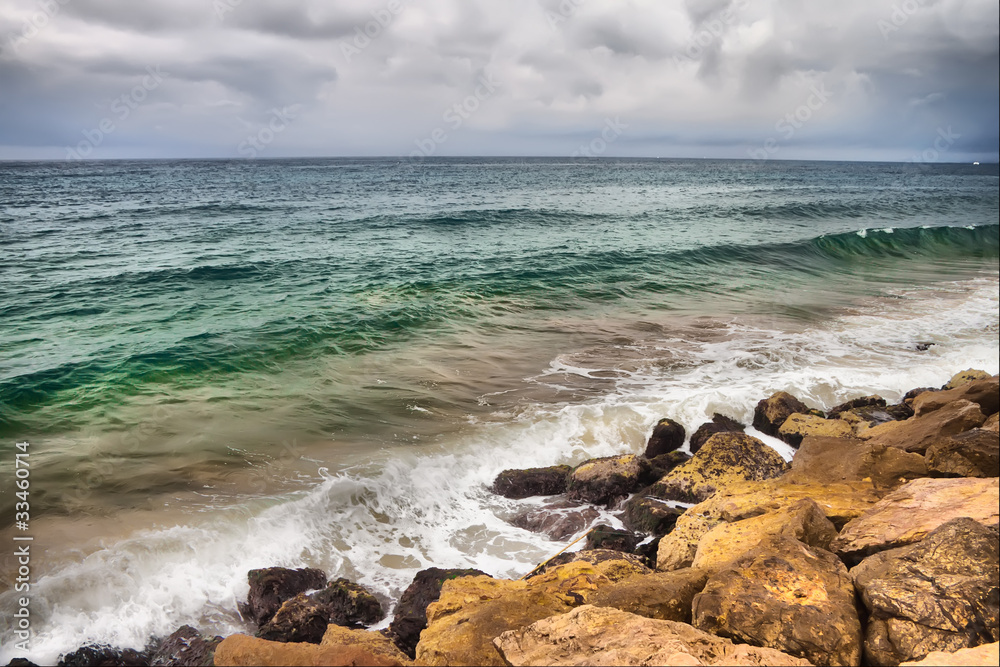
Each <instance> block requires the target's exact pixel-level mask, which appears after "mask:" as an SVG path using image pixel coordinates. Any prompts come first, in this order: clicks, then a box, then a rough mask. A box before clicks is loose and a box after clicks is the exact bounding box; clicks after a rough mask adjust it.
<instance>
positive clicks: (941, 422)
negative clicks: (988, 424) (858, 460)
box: [860, 401, 986, 454]
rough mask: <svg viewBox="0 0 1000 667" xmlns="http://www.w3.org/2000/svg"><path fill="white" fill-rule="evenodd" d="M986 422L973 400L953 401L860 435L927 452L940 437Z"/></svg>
mask: <svg viewBox="0 0 1000 667" xmlns="http://www.w3.org/2000/svg"><path fill="white" fill-rule="evenodd" d="M985 421H986V416H985V415H984V414H983V413H982V412H981V411H980V410H979V406H978V405H977V404H975V403H971V402H969V401H952V402H951V403H949V404H947V405H946V406H944V407H943V408H940V409H938V410H935V411H934V412H931V413H929V414H925V415H923V416H922V417H912V418H910V419H907V420H906V421H894V422H889V423H887V424H880V425H878V426H874V427H872V428H870V429H868V430H867V431H864V432H863V433H861V434H860V436H861V437H862V438H864V439H865V440H869V441H870V442H872V443H876V444H881V445H886V446H888V447H899V448H900V449H902V450H904V451H907V452H917V453H918V454H923V453H924V452H925V451H927V448H928V447H930V446H931V445H933V444H934V443H935V442H936V441H937V440H939V439H940V438H944V437H947V436H952V435H958V434H959V433H962V432H963V431H968V430H970V429H974V428H976V427H978V426H980V425H982V423H983V422H985Z"/></svg>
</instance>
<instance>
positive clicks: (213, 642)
mask: <svg viewBox="0 0 1000 667" xmlns="http://www.w3.org/2000/svg"><path fill="white" fill-rule="evenodd" d="M221 641H222V637H212V638H210V639H209V638H205V637H203V636H202V635H201V633H200V632H198V631H197V630H195V629H194V628H192V627H191V626H190V625H184V626H181V627H180V628H179V629H178V630H176V631H175V632H174V633H173V634H172V635H170V636H169V637H167V638H166V639H164V640H163V642H162V643H161V644H160V645H159V646H158V647H157V649H156V651H155V652H154V653H153V654H152V656H151V658H150V660H149V663H148V664H150V665H152V666H153V667H203V666H204V667H211V666H212V665H213V664H214V663H213V656H214V655H215V649H216V648H217V647H218V646H219V642H221Z"/></svg>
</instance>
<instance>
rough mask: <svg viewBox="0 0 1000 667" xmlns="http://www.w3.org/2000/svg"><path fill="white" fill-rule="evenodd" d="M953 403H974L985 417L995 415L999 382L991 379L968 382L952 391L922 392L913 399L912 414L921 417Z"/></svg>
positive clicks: (999, 399) (999, 405)
mask: <svg viewBox="0 0 1000 667" xmlns="http://www.w3.org/2000/svg"><path fill="white" fill-rule="evenodd" d="M954 401H969V402H970V403H975V404H976V405H978V406H979V410H980V412H982V413H983V414H984V415H986V416H989V415H993V414H996V412H997V410H998V409H1000V380H998V379H997V378H993V377H991V378H989V379H986V380H975V381H972V382H968V383H966V384H963V385H960V386H958V387H955V388H954V389H947V390H944V391H927V392H924V393H922V394H920V395H918V396H917V397H916V398H914V399H913V412H914V414H915V415H916V416H918V417H922V416H923V415H927V414H930V413H932V412H934V411H935V410H940V409H941V408H943V407H945V406H946V405H948V404H949V403H953V402H954Z"/></svg>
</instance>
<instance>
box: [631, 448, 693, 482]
mask: <svg viewBox="0 0 1000 667" xmlns="http://www.w3.org/2000/svg"><path fill="white" fill-rule="evenodd" d="M690 460H691V455H690V454H685V453H684V452H668V453H666V454H660V455H659V456H657V457H654V458H651V459H647V460H646V461H645V465H644V466H643V468H644V470H643V476H642V483H643V484H644V485H646V486H649V485H650V484H652V483H653V482H657V481H659V480H660V478H662V477H663V476H664V475H666V474H667V473H668V472H670V471H671V470H673V469H674V468H676V467H677V466H679V465H683V464H685V463H687V462H688V461H690Z"/></svg>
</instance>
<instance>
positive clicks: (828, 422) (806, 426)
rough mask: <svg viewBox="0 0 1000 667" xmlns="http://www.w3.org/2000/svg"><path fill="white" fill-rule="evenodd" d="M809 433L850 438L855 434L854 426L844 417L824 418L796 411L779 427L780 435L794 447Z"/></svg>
mask: <svg viewBox="0 0 1000 667" xmlns="http://www.w3.org/2000/svg"><path fill="white" fill-rule="evenodd" d="M807 435H811V436H818V437H825V438H849V437H851V436H852V435H854V428H853V427H852V426H851V425H850V424H849V423H848V422H846V421H844V420H843V419H824V418H822V417H817V416H815V415H804V414H800V413H795V414H793V415H789V416H788V419H786V420H785V421H784V423H783V424H782V425H781V428H779V429H778V437H779V438H781V439H782V440H784V441H785V442H787V443H788V444H789V445H791V446H792V447H798V446H799V445H800V444H801V443H802V439H803V438H804V437H806V436H807Z"/></svg>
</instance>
